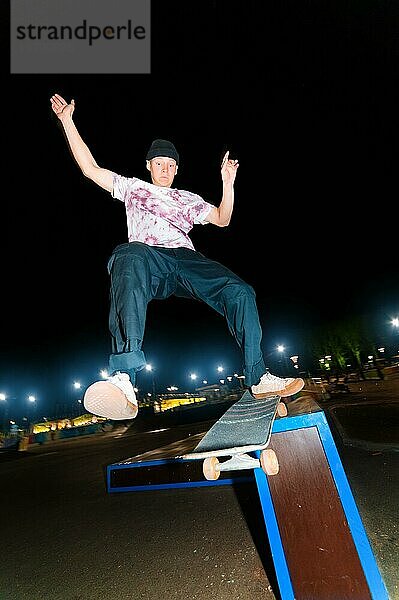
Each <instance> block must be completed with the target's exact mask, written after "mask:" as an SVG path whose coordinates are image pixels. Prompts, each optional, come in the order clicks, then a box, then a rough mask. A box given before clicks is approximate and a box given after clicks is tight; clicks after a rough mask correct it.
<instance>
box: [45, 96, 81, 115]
mask: <svg viewBox="0 0 399 600" xmlns="http://www.w3.org/2000/svg"><path fill="white" fill-rule="evenodd" d="M50 101H51V107H52V109H53V110H54V112H57V111H61V110H63V109H64V108H65V106H68V102H67V101H66V100H64V98H63V97H62V96H60V95H59V94H54V96H51V98H50ZM72 103H73V104H75V102H74V100H72Z"/></svg>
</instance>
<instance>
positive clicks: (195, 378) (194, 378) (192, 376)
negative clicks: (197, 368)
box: [190, 373, 198, 383]
mask: <svg viewBox="0 0 399 600" xmlns="http://www.w3.org/2000/svg"><path fill="white" fill-rule="evenodd" d="M197 377H198V375H197V373H190V379H191V381H192V382H194V383H195V381H197Z"/></svg>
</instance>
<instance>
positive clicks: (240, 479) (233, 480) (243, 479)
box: [107, 458, 253, 493]
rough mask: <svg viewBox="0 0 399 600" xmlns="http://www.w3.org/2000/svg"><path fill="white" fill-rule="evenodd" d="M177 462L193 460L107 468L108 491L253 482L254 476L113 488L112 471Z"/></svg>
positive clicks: (148, 462)
mask: <svg viewBox="0 0 399 600" xmlns="http://www.w3.org/2000/svg"><path fill="white" fill-rule="evenodd" d="M176 462H190V463H192V462H193V461H192V460H185V459H183V458H164V459H158V460H148V461H142V462H132V463H130V464H129V463H126V462H125V463H116V464H113V465H108V466H107V491H108V492H109V493H114V492H143V491H148V490H168V489H173V488H177V489H179V488H192V487H206V486H215V485H232V484H233V483H244V482H249V481H253V477H252V475H250V476H245V475H243V476H235V477H234V478H233V477H229V478H226V479H216V480H215V481H208V480H207V479H204V480H202V479H201V480H200V481H185V482H180V483H158V484H152V483H151V484H146V485H134V486H123V487H111V471H115V470H118V469H136V468H143V467H144V468H145V467H151V466H158V465H166V464H172V463H173V464H176Z"/></svg>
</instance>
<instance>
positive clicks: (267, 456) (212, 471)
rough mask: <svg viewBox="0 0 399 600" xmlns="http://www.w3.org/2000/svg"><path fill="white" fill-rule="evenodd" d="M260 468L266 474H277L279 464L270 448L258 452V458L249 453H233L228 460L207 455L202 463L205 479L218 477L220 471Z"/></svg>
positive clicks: (210, 479)
mask: <svg viewBox="0 0 399 600" xmlns="http://www.w3.org/2000/svg"><path fill="white" fill-rule="evenodd" d="M259 467H260V468H261V469H262V471H263V472H264V473H266V475H277V473H278V472H279V464H278V460H277V456H276V453H275V452H274V450H272V449H271V448H266V449H265V450H262V452H261V453H260V459H259V458H254V457H252V456H250V455H249V454H235V455H234V456H232V457H231V458H229V459H228V460H225V461H223V462H220V460H219V459H218V458H217V456H209V457H208V458H206V459H205V460H204V462H203V465H202V471H203V473H204V476H205V479H208V480H209V481H212V480H216V479H219V475H220V473H221V472H222V471H241V470H242V469H258V468H259Z"/></svg>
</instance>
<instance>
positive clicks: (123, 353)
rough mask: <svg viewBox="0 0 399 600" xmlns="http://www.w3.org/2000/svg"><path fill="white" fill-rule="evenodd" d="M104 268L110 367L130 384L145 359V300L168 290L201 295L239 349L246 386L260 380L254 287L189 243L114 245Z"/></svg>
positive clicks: (259, 335)
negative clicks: (182, 245)
mask: <svg viewBox="0 0 399 600" xmlns="http://www.w3.org/2000/svg"><path fill="white" fill-rule="evenodd" d="M108 272H109V274H110V277H111V289H110V313H109V329H110V333H111V337H112V346H111V351H112V354H111V355H110V357H109V368H110V371H111V372H115V371H123V372H127V373H129V375H130V378H131V381H132V383H133V385H134V384H135V381H136V372H137V371H140V370H141V369H143V368H144V367H145V364H146V360H145V356H144V353H143V351H142V349H141V346H142V342H143V338H144V328H145V320H146V313H147V305H148V303H149V301H150V300H153V299H163V298H168V297H169V296H171V295H172V294H173V295H176V296H183V297H186V298H194V299H196V300H202V301H203V302H206V304H208V305H209V306H211V307H212V308H214V309H215V310H216V311H217V312H218V313H220V314H221V315H224V317H225V318H226V320H227V324H228V327H229V330H230V332H231V333H232V335H233V336H234V338H235V339H236V341H237V343H238V345H239V347H240V349H241V351H242V355H243V365H242V366H243V373H244V375H245V383H246V385H248V386H250V385H253V384H256V383H258V382H259V380H260V378H261V376H262V375H263V373H265V371H266V368H265V363H264V360H263V355H262V351H261V338H262V330H261V326H260V322H259V316H258V310H257V307H256V300H255V292H254V290H253V288H252V287H251V286H250V285H248V284H247V283H245V282H244V281H243V280H242V279H240V278H239V277H238V276H237V275H235V274H234V273H233V272H232V271H230V270H229V269H227V268H226V267H224V266H223V265H221V264H220V263H218V262H215V261H213V260H210V259H208V258H206V257H205V256H204V255H203V254H200V253H199V252H196V251H195V250H190V249H189V248H160V247H155V246H148V245H147V244H143V243H142V242H130V243H126V244H121V245H120V246H117V247H116V248H115V250H114V252H113V253H112V256H111V258H110V260H109V262H108Z"/></svg>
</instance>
